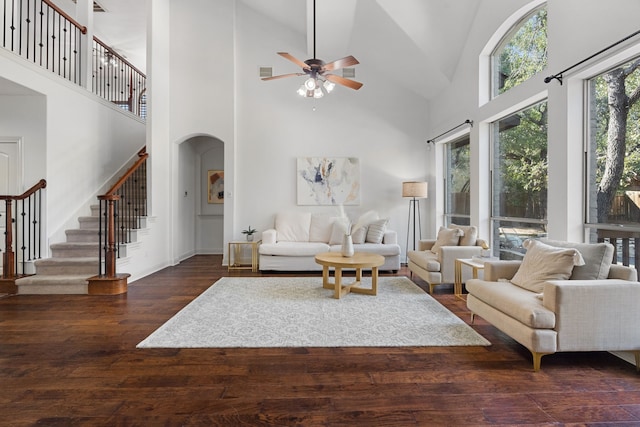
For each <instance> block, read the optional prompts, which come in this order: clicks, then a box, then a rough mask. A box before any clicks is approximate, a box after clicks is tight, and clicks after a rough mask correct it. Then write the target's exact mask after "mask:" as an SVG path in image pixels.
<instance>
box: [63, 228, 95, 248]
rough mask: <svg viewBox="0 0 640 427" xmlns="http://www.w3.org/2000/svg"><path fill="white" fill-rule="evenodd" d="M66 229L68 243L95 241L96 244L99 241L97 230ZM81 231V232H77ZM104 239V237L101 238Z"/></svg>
mask: <svg viewBox="0 0 640 427" xmlns="http://www.w3.org/2000/svg"><path fill="white" fill-rule="evenodd" d="M70 231H71V230H68V231H67V242H69V243H95V244H96V245H97V244H98V242H99V241H100V235H99V233H98V230H74V232H70ZM78 231H83V232H80V233H79V232H78ZM102 241H104V237H103V239H102Z"/></svg>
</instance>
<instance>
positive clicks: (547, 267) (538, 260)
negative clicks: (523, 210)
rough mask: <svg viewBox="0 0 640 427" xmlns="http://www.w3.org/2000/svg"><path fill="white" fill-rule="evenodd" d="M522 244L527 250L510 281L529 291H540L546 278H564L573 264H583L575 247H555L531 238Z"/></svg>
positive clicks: (570, 270) (569, 272) (571, 269)
mask: <svg viewBox="0 0 640 427" xmlns="http://www.w3.org/2000/svg"><path fill="white" fill-rule="evenodd" d="M522 246H523V247H524V248H525V249H526V250H527V252H526V253H525V254H524V258H523V259H522V264H520V267H519V268H518V271H517V272H516V274H515V275H514V276H513V278H512V279H511V283H513V284H514V285H517V286H520V287H521V288H524V289H527V290H529V291H531V292H536V293H541V292H542V291H543V290H544V282H546V281H547V280H566V279H568V278H569V276H571V272H572V271H573V267H574V266H575V265H584V260H583V259H582V255H580V252H579V251H578V250H577V249H573V248H556V247H553V246H549V245H546V244H544V243H542V242H539V241H537V240H532V239H527V240H525V241H524V243H523V244H522Z"/></svg>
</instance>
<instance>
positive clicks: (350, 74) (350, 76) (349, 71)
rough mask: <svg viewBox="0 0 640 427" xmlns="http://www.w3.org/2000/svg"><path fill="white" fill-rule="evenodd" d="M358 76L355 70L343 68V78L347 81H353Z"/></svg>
mask: <svg viewBox="0 0 640 427" xmlns="http://www.w3.org/2000/svg"><path fill="white" fill-rule="evenodd" d="M355 76H356V69H355V68H343V69H342V77H344V78H345V79H353V78H354V77H355Z"/></svg>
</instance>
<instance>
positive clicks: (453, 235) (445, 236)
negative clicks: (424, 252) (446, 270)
mask: <svg viewBox="0 0 640 427" xmlns="http://www.w3.org/2000/svg"><path fill="white" fill-rule="evenodd" d="M460 237H462V230H460V229H459V228H444V227H440V230H438V237H437V238H436V242H435V243H434V244H433V246H432V247H431V252H433V253H434V254H437V253H439V252H440V248H441V247H442V246H458V242H459V241H460Z"/></svg>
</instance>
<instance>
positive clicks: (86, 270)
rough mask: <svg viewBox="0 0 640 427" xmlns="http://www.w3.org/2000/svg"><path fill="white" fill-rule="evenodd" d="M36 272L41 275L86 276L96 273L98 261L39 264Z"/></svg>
mask: <svg viewBox="0 0 640 427" xmlns="http://www.w3.org/2000/svg"><path fill="white" fill-rule="evenodd" d="M36 274H38V275H43V276H45V275H46V276H55V275H67V274H86V275H87V277H88V276H91V275H95V274H98V262H97V260H96V265H95V266H91V265H40V266H36Z"/></svg>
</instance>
